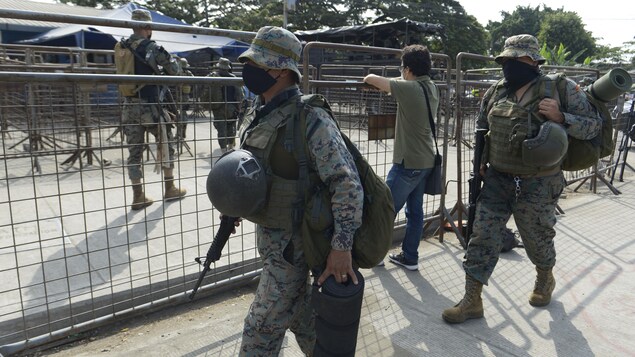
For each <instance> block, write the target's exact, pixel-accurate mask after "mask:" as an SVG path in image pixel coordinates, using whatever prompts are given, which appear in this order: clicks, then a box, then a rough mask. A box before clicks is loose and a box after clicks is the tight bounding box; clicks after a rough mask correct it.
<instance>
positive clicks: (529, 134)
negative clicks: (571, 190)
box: [487, 76, 558, 175]
mask: <svg viewBox="0 0 635 357" xmlns="http://www.w3.org/2000/svg"><path fill="white" fill-rule="evenodd" d="M548 80H549V78H547V77H545V76H542V77H541V78H540V79H539V80H538V81H537V82H536V83H534V84H532V85H530V87H529V88H528V89H527V92H526V93H525V94H524V95H523V97H522V98H521V103H515V102H513V101H511V100H510V99H509V95H505V93H504V92H503V91H505V90H506V89H505V87H504V86H503V85H502V81H501V82H499V83H498V84H497V85H496V89H495V90H494V91H493V94H492V96H491V97H490V98H492V100H494V102H493V103H489V106H490V108H491V109H490V110H489V111H488V115H487V121H488V123H489V133H488V134H487V139H488V145H489V153H488V154H489V155H488V157H489V163H490V165H492V167H493V168H494V169H495V170H497V171H499V172H505V173H511V174H517V175H534V174H537V173H539V172H545V171H550V170H553V169H554V168H555V167H557V166H558V165H554V166H552V167H548V168H545V167H531V166H528V165H526V164H525V163H523V158H522V143H523V141H524V140H525V139H529V138H533V137H535V136H536V134H537V133H538V131H539V130H540V125H541V124H542V123H543V122H544V121H545V119H544V118H542V117H541V116H539V115H538V103H539V102H540V101H541V100H542V99H543V98H544V93H545V85H546V82H547V81H548ZM501 96H502V98H501Z"/></svg>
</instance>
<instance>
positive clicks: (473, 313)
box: [442, 274, 483, 324]
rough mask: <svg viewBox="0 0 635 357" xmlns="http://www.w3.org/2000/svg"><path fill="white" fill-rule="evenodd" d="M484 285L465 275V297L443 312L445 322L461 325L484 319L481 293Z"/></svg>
mask: <svg viewBox="0 0 635 357" xmlns="http://www.w3.org/2000/svg"><path fill="white" fill-rule="evenodd" d="M482 291H483V284H482V283H481V282H480V281H478V280H475V279H473V278H472V277H471V276H469V275H467V274H465V296H463V299H461V301H459V303H458V304H456V305H454V307H451V308H449V309H445V310H443V314H442V316H443V320H445V322H449V323H451V324H456V323H461V322H464V321H465V320H467V319H477V318H481V317H483V300H482V299H481V292H482Z"/></svg>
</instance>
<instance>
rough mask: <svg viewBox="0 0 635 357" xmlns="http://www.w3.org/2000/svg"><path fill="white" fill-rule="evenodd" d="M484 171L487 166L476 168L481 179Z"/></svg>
mask: <svg viewBox="0 0 635 357" xmlns="http://www.w3.org/2000/svg"><path fill="white" fill-rule="evenodd" d="M485 171H487V165H481V167H479V168H478V173H479V174H481V177H485Z"/></svg>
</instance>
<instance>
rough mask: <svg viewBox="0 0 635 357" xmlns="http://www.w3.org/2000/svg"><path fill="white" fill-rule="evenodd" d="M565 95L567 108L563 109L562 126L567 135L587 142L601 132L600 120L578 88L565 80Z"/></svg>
mask: <svg viewBox="0 0 635 357" xmlns="http://www.w3.org/2000/svg"><path fill="white" fill-rule="evenodd" d="M565 93H566V95H567V107H566V108H565V109H564V110H565V112H564V113H563V114H564V124H565V127H567V133H568V134H569V135H571V136H572V137H574V138H576V139H581V140H588V139H592V138H594V137H595V136H597V135H598V134H599V133H600V131H601V130H602V118H601V117H600V115H599V114H598V112H597V111H596V110H595V108H594V107H593V105H591V103H590V102H589V101H588V100H587V98H586V94H584V93H583V92H582V89H580V86H579V85H577V84H576V83H575V82H573V81H571V80H567V83H566V88H565Z"/></svg>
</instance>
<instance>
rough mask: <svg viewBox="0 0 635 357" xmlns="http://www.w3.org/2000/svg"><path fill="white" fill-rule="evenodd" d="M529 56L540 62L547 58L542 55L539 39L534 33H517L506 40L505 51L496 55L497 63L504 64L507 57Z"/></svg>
mask: <svg viewBox="0 0 635 357" xmlns="http://www.w3.org/2000/svg"><path fill="white" fill-rule="evenodd" d="M525 56H527V57H529V58H531V59H532V60H534V61H537V62H538V64H543V63H545V58H544V57H542V56H541V55H540V45H539V44H538V40H537V39H536V38H535V37H534V36H532V35H527V34H524V35H516V36H511V37H509V38H507V39H506V40H505V47H504V48H503V52H501V54H499V55H498V56H496V59H495V61H496V63H498V64H503V59H505V58H519V57H525Z"/></svg>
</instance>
